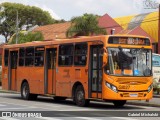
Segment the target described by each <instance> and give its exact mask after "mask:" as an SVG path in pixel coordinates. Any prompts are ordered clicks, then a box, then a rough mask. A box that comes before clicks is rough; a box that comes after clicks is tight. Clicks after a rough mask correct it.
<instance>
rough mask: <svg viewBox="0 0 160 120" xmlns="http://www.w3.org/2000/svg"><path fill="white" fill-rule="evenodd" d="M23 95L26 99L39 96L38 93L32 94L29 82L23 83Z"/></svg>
mask: <svg viewBox="0 0 160 120" xmlns="http://www.w3.org/2000/svg"><path fill="white" fill-rule="evenodd" d="M21 97H22V99H25V100H34V99H36V98H37V95H36V94H30V89H29V85H28V83H27V82H25V83H23V84H22V87H21Z"/></svg>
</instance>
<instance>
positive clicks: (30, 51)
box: [25, 47, 34, 66]
mask: <svg viewBox="0 0 160 120" xmlns="http://www.w3.org/2000/svg"><path fill="white" fill-rule="evenodd" d="M33 65H34V47H28V48H26V57H25V66H33Z"/></svg>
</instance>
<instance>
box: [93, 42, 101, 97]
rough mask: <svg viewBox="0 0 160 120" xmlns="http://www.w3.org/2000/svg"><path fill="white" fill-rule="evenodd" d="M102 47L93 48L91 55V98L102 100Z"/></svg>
mask: <svg viewBox="0 0 160 120" xmlns="http://www.w3.org/2000/svg"><path fill="white" fill-rule="evenodd" d="M102 47H103V46H102V45H96V46H91V49H90V50H91V52H90V53H91V54H90V58H91V59H90V60H91V64H90V72H91V73H90V75H91V76H90V78H91V81H90V84H91V85H90V86H91V95H90V96H91V97H92V98H102V54H101V50H102Z"/></svg>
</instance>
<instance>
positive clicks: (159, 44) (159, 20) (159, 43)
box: [158, 4, 160, 54]
mask: <svg viewBox="0 0 160 120" xmlns="http://www.w3.org/2000/svg"><path fill="white" fill-rule="evenodd" d="M158 14H159V16H158V54H160V4H159V11H158Z"/></svg>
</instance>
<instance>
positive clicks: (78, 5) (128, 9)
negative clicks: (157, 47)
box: [0, 0, 160, 38]
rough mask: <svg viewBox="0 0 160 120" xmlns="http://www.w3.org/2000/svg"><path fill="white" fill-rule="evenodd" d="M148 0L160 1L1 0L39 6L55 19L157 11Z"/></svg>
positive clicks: (157, 0)
mask: <svg viewBox="0 0 160 120" xmlns="http://www.w3.org/2000/svg"><path fill="white" fill-rule="evenodd" d="M146 1H151V3H152V6H155V5H154V3H160V0H0V3H3V2H13V3H22V4H25V5H30V6H37V7H40V8H42V9H43V10H46V11H48V12H49V13H50V14H51V16H52V17H53V18H54V19H57V20H59V19H64V20H67V21H69V20H70V19H71V18H72V17H76V16H81V15H83V14H84V13H92V14H97V15H101V16H102V15H104V14H106V13H107V14H109V15H110V16H111V17H113V18H115V17H121V16H127V15H135V14H140V13H147V12H153V11H157V10H158V9H155V8H153V7H152V8H151V7H150V6H151V4H149V2H146ZM0 38H1V37H0Z"/></svg>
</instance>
